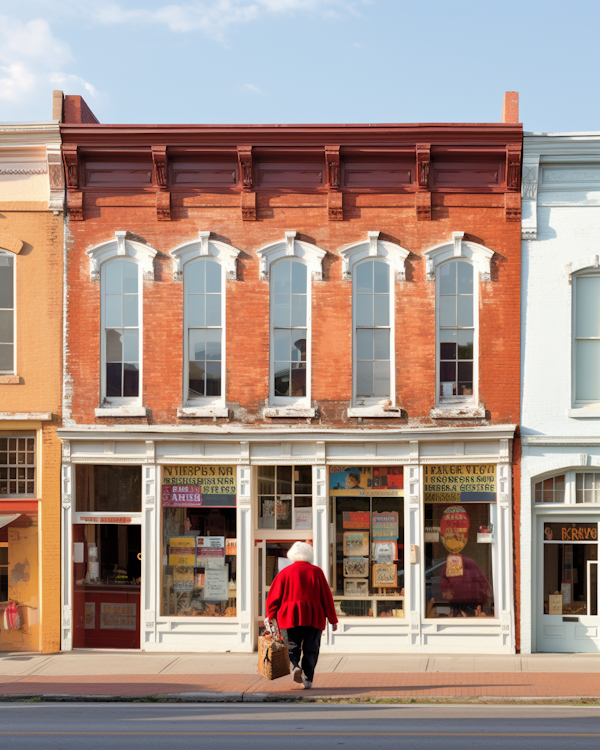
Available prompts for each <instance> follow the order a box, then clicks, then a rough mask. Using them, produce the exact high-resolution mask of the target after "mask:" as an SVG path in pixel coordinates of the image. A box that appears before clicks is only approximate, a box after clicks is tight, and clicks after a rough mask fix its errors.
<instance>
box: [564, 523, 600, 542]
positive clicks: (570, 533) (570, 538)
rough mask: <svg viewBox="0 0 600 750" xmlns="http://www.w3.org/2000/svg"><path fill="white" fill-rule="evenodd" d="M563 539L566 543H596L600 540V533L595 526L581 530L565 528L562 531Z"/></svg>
mask: <svg viewBox="0 0 600 750" xmlns="http://www.w3.org/2000/svg"><path fill="white" fill-rule="evenodd" d="M561 539H562V541H565V542H585V541H596V539H598V531H597V529H596V528H595V527H594V526H586V527H584V528H579V529H576V528H569V527H568V526H563V527H562V529H561Z"/></svg>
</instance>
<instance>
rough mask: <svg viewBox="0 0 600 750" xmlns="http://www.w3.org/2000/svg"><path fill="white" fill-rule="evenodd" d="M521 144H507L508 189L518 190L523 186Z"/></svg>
mask: <svg viewBox="0 0 600 750" xmlns="http://www.w3.org/2000/svg"><path fill="white" fill-rule="evenodd" d="M520 183H521V144H519V143H509V144H508V145H507V146H506V189H507V190H518V189H519V188H520V186H521V184H520Z"/></svg>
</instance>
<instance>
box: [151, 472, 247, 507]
mask: <svg viewBox="0 0 600 750" xmlns="http://www.w3.org/2000/svg"><path fill="white" fill-rule="evenodd" d="M235 502H236V467H235V466H164V467H163V483H162V504H163V507H164V508H200V507H203V508H234V507H235Z"/></svg>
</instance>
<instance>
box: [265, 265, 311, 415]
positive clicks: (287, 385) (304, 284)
mask: <svg viewBox="0 0 600 750" xmlns="http://www.w3.org/2000/svg"><path fill="white" fill-rule="evenodd" d="M307 330H308V272H307V267H306V265H305V264H304V263H302V262H300V261H297V260H280V261H277V262H275V263H273V264H272V265H271V333H272V339H271V340H272V345H271V346H272V353H271V356H272V363H273V364H272V370H271V372H272V374H271V378H272V381H271V391H272V394H273V397H274V400H275V401H277V400H278V399H283V400H284V401H285V400H288V401H290V400H291V401H294V400H298V399H304V398H306V396H307V363H308V357H307Z"/></svg>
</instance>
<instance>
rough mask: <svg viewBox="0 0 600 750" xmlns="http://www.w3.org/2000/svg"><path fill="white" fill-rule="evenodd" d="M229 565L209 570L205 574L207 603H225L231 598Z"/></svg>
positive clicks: (205, 597)
mask: <svg viewBox="0 0 600 750" xmlns="http://www.w3.org/2000/svg"><path fill="white" fill-rule="evenodd" d="M228 582H229V565H225V566H224V567H223V568H208V569H207V570H206V572H205V574H204V599H205V601H207V602H223V601H225V600H227V599H228V598H229V592H228V587H227V584H228Z"/></svg>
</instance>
